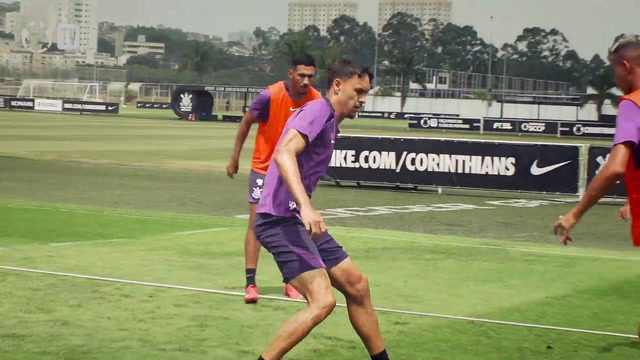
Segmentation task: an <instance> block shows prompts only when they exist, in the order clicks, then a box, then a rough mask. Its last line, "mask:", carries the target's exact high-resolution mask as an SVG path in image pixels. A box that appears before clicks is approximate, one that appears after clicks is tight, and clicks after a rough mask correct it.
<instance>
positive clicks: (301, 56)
mask: <svg viewBox="0 0 640 360" xmlns="http://www.w3.org/2000/svg"><path fill="white" fill-rule="evenodd" d="M298 66H313V67H316V59H314V58H313V56H311V55H310V54H307V53H297V54H293V56H291V68H292V69H295V68H297V67H298Z"/></svg>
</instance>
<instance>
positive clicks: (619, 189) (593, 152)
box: [587, 146, 627, 197]
mask: <svg viewBox="0 0 640 360" xmlns="http://www.w3.org/2000/svg"><path fill="white" fill-rule="evenodd" d="M610 151H611V148H609V147H606V146H590V147H589V158H588V160H587V161H588V163H587V183H589V184H590V183H591V182H592V181H593V179H594V178H595V177H596V175H597V174H598V173H599V172H600V170H602V169H603V168H604V166H605V165H606V164H607V161H608V160H609V153H610ZM608 196H618V197H627V189H626V187H625V184H624V180H622V181H620V182H619V183H618V184H617V185H616V186H615V187H614V188H613V190H612V191H611V192H610V193H609V194H608Z"/></svg>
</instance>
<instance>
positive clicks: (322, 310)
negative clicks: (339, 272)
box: [309, 291, 337, 323]
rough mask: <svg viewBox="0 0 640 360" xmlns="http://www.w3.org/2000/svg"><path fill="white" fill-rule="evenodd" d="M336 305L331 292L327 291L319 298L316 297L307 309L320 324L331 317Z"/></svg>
mask: <svg viewBox="0 0 640 360" xmlns="http://www.w3.org/2000/svg"><path fill="white" fill-rule="evenodd" d="M336 304H337V301H336V297H335V295H334V294H333V291H328V292H326V293H323V294H322V295H320V296H316V298H315V299H314V300H313V301H311V302H310V303H309V308H310V309H311V311H312V312H313V317H314V319H315V321H316V322H317V323H320V322H321V321H322V320H324V319H326V318H327V317H328V316H329V315H331V313H332V312H333V309H335V307H336Z"/></svg>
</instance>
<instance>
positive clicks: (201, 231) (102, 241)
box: [49, 228, 229, 246]
mask: <svg viewBox="0 0 640 360" xmlns="http://www.w3.org/2000/svg"><path fill="white" fill-rule="evenodd" d="M225 230H229V228H213V229H204V230H193V231H180V232H175V233H171V234H168V235H159V236H162V237H164V236H178V235H191V234H202V233H207V232H214V231H225ZM128 240H132V239H126V238H125V239H109V240H89V241H75V242H73V241H72V242H64V243H51V244H49V245H50V246H67V245H82V244H95V243H105V242H120V241H128Z"/></svg>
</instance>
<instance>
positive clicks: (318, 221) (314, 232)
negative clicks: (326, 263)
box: [300, 206, 327, 239]
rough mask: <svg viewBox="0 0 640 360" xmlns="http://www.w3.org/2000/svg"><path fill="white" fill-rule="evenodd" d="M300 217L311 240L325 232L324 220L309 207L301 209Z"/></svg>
mask: <svg viewBox="0 0 640 360" xmlns="http://www.w3.org/2000/svg"><path fill="white" fill-rule="evenodd" d="M300 217H301V218H302V222H303V223H304V227H305V228H306V229H307V231H308V232H309V234H310V235H311V238H312V239H313V238H315V237H317V236H319V235H322V234H324V233H325V232H327V225H325V223H324V219H323V218H322V216H321V215H320V213H319V212H317V211H316V210H315V209H314V208H312V207H311V206H309V207H305V208H301V209H300Z"/></svg>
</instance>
